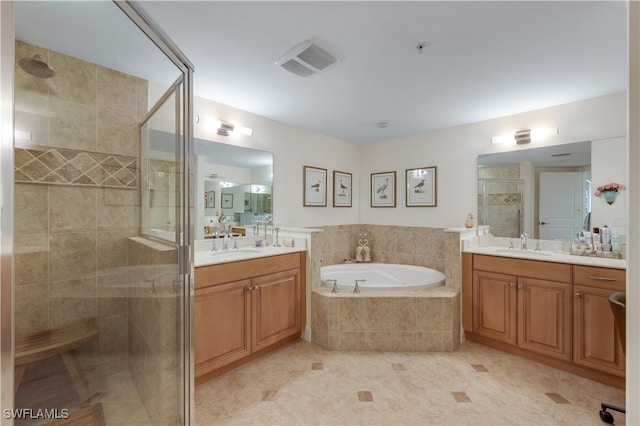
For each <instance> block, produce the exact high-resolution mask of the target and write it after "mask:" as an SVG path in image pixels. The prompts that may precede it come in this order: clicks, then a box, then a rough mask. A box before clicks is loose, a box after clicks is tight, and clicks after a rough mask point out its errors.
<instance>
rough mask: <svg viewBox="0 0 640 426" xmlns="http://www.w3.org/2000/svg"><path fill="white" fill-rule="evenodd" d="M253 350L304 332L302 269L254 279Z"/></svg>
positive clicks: (252, 283)
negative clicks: (301, 288)
mask: <svg viewBox="0 0 640 426" xmlns="http://www.w3.org/2000/svg"><path fill="white" fill-rule="evenodd" d="M251 285H252V289H253V290H252V292H251V294H252V300H253V309H252V310H253V317H252V335H253V350H254V351H256V350H260V349H262V348H264V347H267V346H269V345H271V344H273V343H276V342H278V341H279V340H281V339H284V338H285V337H289V336H291V335H294V334H297V333H300V324H301V322H300V303H302V302H301V300H300V270H299V269H295V270H291V271H285V272H279V273H276V274H270V275H265V276H262V277H258V278H254V279H253V280H252V281H251Z"/></svg>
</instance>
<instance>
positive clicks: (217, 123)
mask: <svg viewBox="0 0 640 426" xmlns="http://www.w3.org/2000/svg"><path fill="white" fill-rule="evenodd" d="M201 121H202V119H201V118H200V115H199V114H196V115H195V122H196V124H201ZM202 124H207V125H210V126H211V127H213V128H215V129H216V133H218V134H219V135H222V136H229V135H230V134H231V133H240V134H241V135H246V136H251V135H253V129H252V128H250V127H245V126H241V125H239V124H233V123H229V122H228V121H224V120H211V121H209V120H207V121H206V122H204V123H202Z"/></svg>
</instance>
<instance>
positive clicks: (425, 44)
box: [416, 41, 431, 53]
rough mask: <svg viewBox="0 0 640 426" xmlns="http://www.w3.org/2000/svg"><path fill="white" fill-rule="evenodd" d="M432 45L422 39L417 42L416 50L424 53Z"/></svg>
mask: <svg viewBox="0 0 640 426" xmlns="http://www.w3.org/2000/svg"><path fill="white" fill-rule="evenodd" d="M430 46H431V43H429V42H426V41H421V42H419V43H418V44H416V51H417V52H418V53H423V52H424V51H425V50H427V49H428V48H429V47H430Z"/></svg>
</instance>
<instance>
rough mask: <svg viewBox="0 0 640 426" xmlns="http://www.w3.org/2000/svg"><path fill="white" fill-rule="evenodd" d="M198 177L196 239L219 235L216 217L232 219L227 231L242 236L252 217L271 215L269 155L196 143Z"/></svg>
mask: <svg viewBox="0 0 640 426" xmlns="http://www.w3.org/2000/svg"><path fill="white" fill-rule="evenodd" d="M195 153H196V156H197V158H198V161H197V163H198V175H199V176H201V177H202V178H201V179H202V182H203V186H202V190H203V192H204V197H198V198H199V199H200V202H201V203H202V204H201V207H198V206H196V211H199V212H203V215H202V216H201V217H200V218H196V225H198V219H200V220H201V221H202V222H201V225H202V226H199V227H198V228H199V229H196V238H198V233H199V231H200V229H202V232H203V235H202V236H201V237H200V238H207V237H212V236H214V233H215V232H216V231H217V232H220V231H221V229H222V227H221V226H220V217H224V216H232V217H233V220H232V221H231V223H230V224H231V227H232V228H233V229H234V232H236V233H240V234H242V233H245V234H248V233H247V232H246V228H250V227H251V224H252V222H253V221H254V220H255V219H256V216H264V215H265V214H266V215H272V214H273V206H272V193H273V154H272V153H271V152H266V151H260V150H256V149H251V148H245V147H239V146H236V145H229V144H224V143H219V142H212V141H208V140H202V139H196V141H195Z"/></svg>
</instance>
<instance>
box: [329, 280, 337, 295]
mask: <svg viewBox="0 0 640 426" xmlns="http://www.w3.org/2000/svg"><path fill="white" fill-rule="evenodd" d="M327 281H329V282H333V289H332V290H331V294H336V293H338V280H327Z"/></svg>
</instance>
